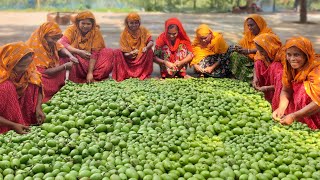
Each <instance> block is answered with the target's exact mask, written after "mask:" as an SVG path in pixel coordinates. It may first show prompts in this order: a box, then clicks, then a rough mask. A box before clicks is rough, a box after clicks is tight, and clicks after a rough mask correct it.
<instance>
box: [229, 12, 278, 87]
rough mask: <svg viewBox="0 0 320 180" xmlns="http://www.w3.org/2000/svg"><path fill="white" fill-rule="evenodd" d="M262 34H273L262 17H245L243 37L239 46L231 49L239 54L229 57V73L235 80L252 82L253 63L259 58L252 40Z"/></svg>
mask: <svg viewBox="0 0 320 180" xmlns="http://www.w3.org/2000/svg"><path fill="white" fill-rule="evenodd" d="M263 33H272V34H273V32H272V30H271V29H270V28H269V27H268V26H267V23H266V21H265V20H264V19H263V17H262V16H260V15H258V14H252V15H250V16H249V17H247V19H246V20H245V21H244V36H243V38H242V39H241V40H240V41H239V45H240V46H239V45H235V47H234V48H233V50H234V51H236V52H238V53H240V54H233V55H232V56H231V63H230V66H231V72H232V73H233V75H234V76H235V78H237V79H239V80H243V81H252V75H253V61H254V59H259V58H260V54H259V52H258V53H257V49H256V46H255V44H254V41H253V39H254V38H255V37H256V36H258V35H259V34H263Z"/></svg>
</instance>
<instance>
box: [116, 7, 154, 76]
mask: <svg viewBox="0 0 320 180" xmlns="http://www.w3.org/2000/svg"><path fill="white" fill-rule="evenodd" d="M124 24H125V29H124V30H123V32H122V33H121V36H120V49H119V50H114V55H115V60H114V65H113V71H112V78H113V79H114V80H116V81H123V80H125V79H128V78H139V79H141V80H144V79H146V78H149V77H150V75H151V73H152V70H153V51H152V46H153V41H152V39H151V34H150V32H149V31H148V30H147V29H146V28H145V27H143V26H140V24H141V19H140V16H139V15H138V14H137V13H130V14H129V15H128V16H127V17H126V19H125V22H124Z"/></svg>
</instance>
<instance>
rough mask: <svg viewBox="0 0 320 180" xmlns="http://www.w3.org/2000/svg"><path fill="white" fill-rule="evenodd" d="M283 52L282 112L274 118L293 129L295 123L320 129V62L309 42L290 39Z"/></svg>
mask: <svg viewBox="0 0 320 180" xmlns="http://www.w3.org/2000/svg"><path fill="white" fill-rule="evenodd" d="M284 50H285V52H286V59H285V60H284V61H283V63H282V64H283V66H284V67H283V68H284V71H283V77H282V83H283V88H282V91H281V95H280V103H279V108H278V109H276V110H275V111H274V112H273V114H272V116H273V118H274V119H276V120H279V119H280V123H282V124H285V125H290V124H291V123H292V122H293V121H294V120H298V121H300V122H302V123H305V124H307V125H308V126H309V127H310V128H311V129H319V128H320V78H319V77H320V62H319V61H318V60H317V59H316V57H315V52H314V49H313V46H312V43H311V42H310V40H308V39H306V38H304V37H294V38H291V39H289V40H288V41H287V42H286V44H285V46H284Z"/></svg>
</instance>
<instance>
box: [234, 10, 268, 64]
mask: <svg viewBox="0 0 320 180" xmlns="http://www.w3.org/2000/svg"><path fill="white" fill-rule="evenodd" d="M249 19H252V20H253V21H254V22H255V23H256V24H257V26H258V27H259V29H260V32H259V34H263V33H272V34H273V32H272V30H271V28H269V27H268V26H267V23H266V21H265V20H264V19H263V17H262V16H260V15H258V14H252V15H250V16H248V17H247V18H246V20H245V21H244V24H243V28H244V36H243V38H242V39H241V40H240V41H239V44H240V45H241V47H244V48H248V49H256V47H255V44H254V42H253V39H254V38H255V35H254V34H252V33H251V31H250V30H249V27H248V25H247V22H248V20H249ZM259 34H258V35H259ZM254 56H255V55H254V54H250V55H249V57H250V58H251V59H254ZM258 58H260V57H258Z"/></svg>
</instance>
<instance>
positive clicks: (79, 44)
mask: <svg viewBox="0 0 320 180" xmlns="http://www.w3.org/2000/svg"><path fill="white" fill-rule="evenodd" d="M84 19H91V20H92V21H93V27H92V29H91V30H90V31H89V32H88V33H87V34H86V35H84V36H83V35H82V34H81V30H80V29H79V22H80V21H81V20H84ZM60 43H61V44H63V45H64V47H66V48H67V47H69V46H72V47H74V48H77V49H80V50H86V51H87V52H90V53H91V57H90V59H95V60H96V63H95V66H94V69H93V78H94V79H95V80H97V81H101V80H103V79H107V78H109V74H110V73H111V71H112V63H113V51H112V49H110V48H106V47H105V43H104V39H103V37H102V34H101V32H100V29H99V26H98V25H97V24H96V20H95V17H94V15H93V14H92V13H91V12H89V11H84V12H81V13H79V14H78V15H77V16H76V20H75V24H73V25H71V26H69V27H68V28H67V29H66V31H65V32H64V34H63V37H62V38H61V39H60ZM74 56H75V57H76V58H78V60H79V64H74V65H73V66H72V69H71V71H70V76H69V79H70V80H71V81H73V82H76V83H85V82H86V77H87V74H88V67H89V59H83V58H82V57H80V56H79V55H77V54H74ZM63 61H68V60H67V59H63Z"/></svg>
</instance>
